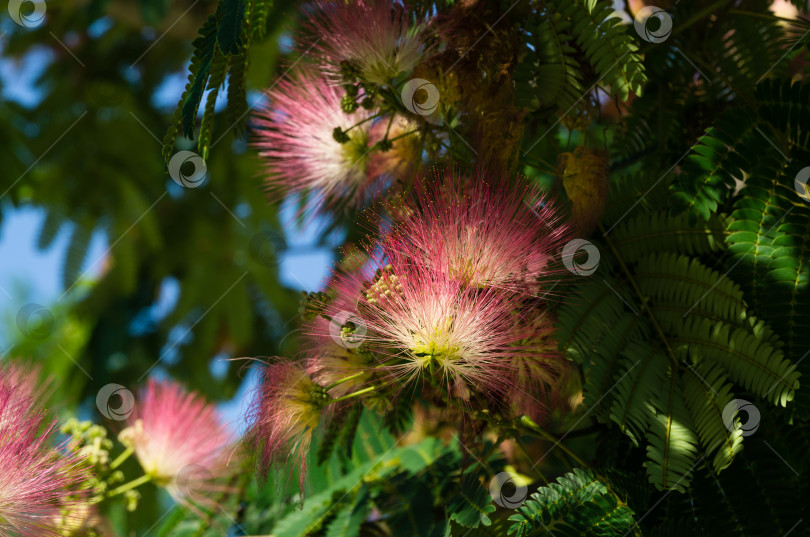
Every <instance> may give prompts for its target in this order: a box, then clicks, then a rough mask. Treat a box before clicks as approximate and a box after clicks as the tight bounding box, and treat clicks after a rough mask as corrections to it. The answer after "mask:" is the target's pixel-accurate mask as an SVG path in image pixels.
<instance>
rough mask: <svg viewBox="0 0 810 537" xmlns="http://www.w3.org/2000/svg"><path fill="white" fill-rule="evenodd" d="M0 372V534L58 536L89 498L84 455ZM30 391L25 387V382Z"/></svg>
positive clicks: (40, 536) (5, 536) (31, 536)
mask: <svg viewBox="0 0 810 537" xmlns="http://www.w3.org/2000/svg"><path fill="white" fill-rule="evenodd" d="M10 380H12V379H11V377H10V375H9V374H8V371H0V537H56V536H57V535H61V524H63V523H64V522H66V521H70V520H71V519H72V517H73V514H72V513H71V511H72V510H74V509H77V508H79V507H80V506H81V505H82V504H84V503H85V502H86V490H85V487H84V485H85V483H86V482H87V479H88V478H89V475H88V473H87V470H86V467H85V466H84V465H83V460H82V459H81V457H79V456H78V455H77V454H76V453H75V452H72V451H70V450H69V449H68V448H69V446H67V445H66V444H59V445H57V444H56V442H55V437H56V435H57V424H56V422H55V421H52V420H50V419H48V418H47V417H46V416H45V414H44V413H43V412H42V411H41V410H39V409H37V408H36V407H35V406H34V403H33V401H32V400H31V399H29V398H27V397H26V396H25V393H24V392H23V393H20V392H18V391H17V389H18V388H19V386H16V385H15V383H14V382H9V381H10ZM22 389H23V390H25V386H22Z"/></svg>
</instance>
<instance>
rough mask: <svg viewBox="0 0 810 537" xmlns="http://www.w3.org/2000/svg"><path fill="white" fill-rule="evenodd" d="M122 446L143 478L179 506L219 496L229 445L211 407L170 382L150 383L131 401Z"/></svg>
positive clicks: (213, 408) (224, 429)
mask: <svg viewBox="0 0 810 537" xmlns="http://www.w3.org/2000/svg"><path fill="white" fill-rule="evenodd" d="M128 423H129V427H128V428H127V429H125V430H124V431H122V432H121V435H120V438H121V440H122V442H124V443H126V444H128V445H131V446H132V447H133V449H134V450H135V456H136V457H137V459H138V461H139V462H140V464H141V466H142V467H143V469H144V471H145V472H146V474H147V475H149V476H150V477H151V478H152V480H153V481H154V482H155V483H156V484H157V485H159V486H164V487H166V488H167V490H168V491H169V493H171V494H172V496H173V497H175V498H176V499H177V500H178V501H181V502H184V501H185V500H187V499H188V498H189V497H191V498H192V499H195V500H198V499H200V498H201V497H202V496H200V497H195V495H196V494H201V493H204V492H206V491H213V490H218V488H219V487H217V485H216V484H215V483H216V480H217V479H218V478H222V477H225V476H227V475H228V473H229V470H228V466H227V463H228V456H229V455H230V450H229V447H230V446H231V442H232V440H233V438H232V436H231V434H230V433H229V432H228V431H227V428H226V427H225V426H224V425H223V423H222V422H221V419H220V416H219V414H218V412H217V410H216V407H215V406H214V405H213V404H210V403H208V402H207V401H206V400H205V399H204V398H203V397H202V396H201V395H199V394H197V393H194V392H188V391H186V390H185V388H183V387H182V386H180V385H179V384H177V383H175V382H172V381H158V380H154V379H150V381H149V383H148V385H147V386H146V388H145V389H144V390H143V391H142V393H141V395H140V396H139V397H138V398H137V399H136V404H135V409H134V412H133V413H132V415H131V416H130V419H129V422H128Z"/></svg>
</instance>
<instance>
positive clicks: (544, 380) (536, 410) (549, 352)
mask: <svg viewBox="0 0 810 537" xmlns="http://www.w3.org/2000/svg"><path fill="white" fill-rule="evenodd" d="M535 315H536V317H535V318H534V320H533V321H532V322H531V324H532V327H533V334H532V338H531V339H530V340H528V341H527V342H526V343H525V344H526V347H527V348H528V349H529V350H530V352H529V353H527V354H526V355H525V356H522V357H514V358H511V360H513V362H514V367H515V371H516V376H515V387H514V389H513V390H512V393H510V394H509V403H510V406H511V411H512V414H513V415H516V416H519V415H521V414H525V415H527V416H529V417H530V418H532V419H533V420H534V421H535V422H538V423H539V422H542V421H543V420H544V418H545V417H546V416H547V415H548V414H549V410H550V408H552V407H553V405H554V404H557V403H559V399H560V394H561V386H562V384H564V382H565V379H566V378H568V374H569V373H570V366H569V364H568V361H567V360H566V359H565V357H564V356H563V355H562V353H561V352H560V351H559V350H558V345H557V343H556V341H554V339H553V338H552V335H553V333H554V321H553V319H552V318H551V316H550V314H549V313H547V312H536V313H535Z"/></svg>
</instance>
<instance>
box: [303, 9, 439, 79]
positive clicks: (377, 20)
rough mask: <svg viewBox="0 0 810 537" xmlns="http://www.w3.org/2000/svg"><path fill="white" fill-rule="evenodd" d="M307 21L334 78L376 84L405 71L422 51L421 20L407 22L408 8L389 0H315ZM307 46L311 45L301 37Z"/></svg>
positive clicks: (424, 50)
mask: <svg viewBox="0 0 810 537" xmlns="http://www.w3.org/2000/svg"><path fill="white" fill-rule="evenodd" d="M308 15H309V17H308V19H309V23H308V24H307V26H306V30H307V33H308V34H310V35H309V39H307V41H310V42H313V43H314V48H315V49H316V50H317V52H318V55H319V57H320V58H321V59H322V61H323V66H322V67H323V69H324V70H325V71H326V72H328V73H329V74H330V75H331V78H332V79H333V81H334V82H343V81H352V82H353V81H354V77H355V76H357V77H359V78H360V79H361V80H362V81H364V82H371V83H373V84H377V85H384V84H389V83H390V82H391V81H392V80H393V79H395V78H397V77H399V76H400V75H402V74H404V73H409V72H410V71H411V70H413V68H414V67H416V66H417V65H418V64H419V63H420V62H422V60H424V59H425V57H426V56H427V54H428V52H429V49H428V47H427V46H426V45H425V26H426V25H425V24H419V23H417V24H412V22H411V21H412V20H413V13H412V12H411V11H410V10H409V9H408V8H407V7H405V6H404V5H403V4H402V3H401V2H398V1H392V0H353V1H351V0H350V1H346V0H334V1H324V0H319V1H316V2H314V3H313V4H312V7H311V8H310V10H309V13H308ZM304 46H306V47H312V46H313V45H310V44H308V43H304Z"/></svg>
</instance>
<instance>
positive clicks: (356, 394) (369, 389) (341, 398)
mask: <svg viewBox="0 0 810 537" xmlns="http://www.w3.org/2000/svg"><path fill="white" fill-rule="evenodd" d="M376 389H377V387H376V386H369V387H368V388H363V389H362V390H358V391H356V392H354V393H350V394H348V395H344V396H343V397H338V398H337V399H332V400H331V401H329V404H331V403H337V402H338V401H345V400H346V399H351V398H352V397H358V396H360V395H364V394H367V393H369V392H373V391H374V390H376Z"/></svg>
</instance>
